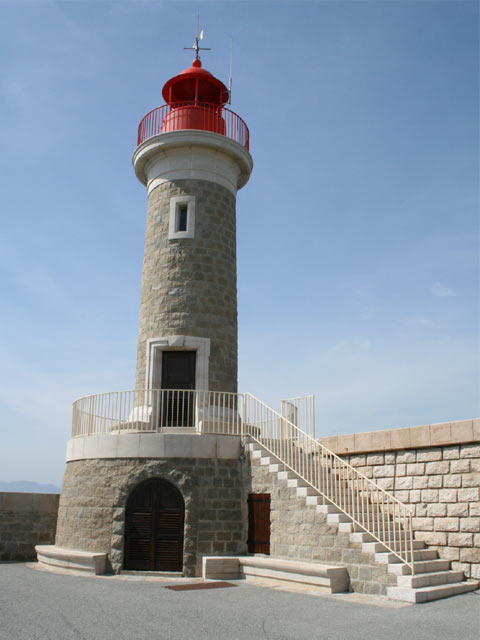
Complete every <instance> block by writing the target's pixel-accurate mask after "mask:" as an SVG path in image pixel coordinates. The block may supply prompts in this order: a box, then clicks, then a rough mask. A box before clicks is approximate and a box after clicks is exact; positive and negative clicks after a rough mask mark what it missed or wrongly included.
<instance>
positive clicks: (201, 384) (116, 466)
mask: <svg viewBox="0 0 480 640" xmlns="http://www.w3.org/2000/svg"><path fill="white" fill-rule="evenodd" d="M198 41H199V39H198V38H197V39H196V41H195V46H194V50H195V59H194V60H193V62H192V65H191V66H190V67H188V68H186V69H184V70H183V71H181V72H180V73H179V74H178V75H176V76H174V77H173V78H170V79H169V80H168V81H167V82H166V83H165V85H164V87H163V90H162V95H163V98H164V100H165V104H164V105H162V106H160V107H157V108H155V109H153V110H152V111H150V112H149V113H147V115H146V116H145V117H144V118H143V119H142V120H141V122H140V125H139V127H138V138H137V146H136V149H135V151H134V154H133V167H134V170H135V174H136V176H137V178H138V179H139V180H140V182H141V183H142V184H143V185H145V187H146V189H147V197H148V207H147V221H146V231H145V251H144V260H143V271H142V287H141V297H140V321H139V333H138V351H137V367H136V385H135V389H134V390H133V391H127V392H112V393H106V394H97V395H92V396H87V397H84V398H80V399H79V400H77V401H76V402H75V403H74V408H73V426H72V438H71V439H70V441H69V442H68V444H67V456H66V458H67V464H66V470H65V475H64V481H63V486H62V493H61V496H60V505H59V511H58V521H57V530H56V538H55V545H50V546H48V545H47V546H45V545H43V546H42V545H40V546H38V547H37V554H38V559H39V562H40V563H41V564H43V565H49V566H52V565H53V566H55V567H57V568H69V569H72V568H73V569H80V570H84V571H94V572H95V573H103V572H106V571H107V572H108V571H114V572H119V571H123V570H133V571H160V572H174V573H177V574H183V575H187V576H188V575H199V574H200V573H201V563H202V557H203V556H205V555H212V554H213V555H215V554H220V555H229V554H239V553H245V552H246V545H247V542H246V538H247V535H246V519H245V509H246V498H245V486H246V483H245V469H244V462H243V461H244V454H243V446H242V440H241V436H242V433H243V431H242V429H243V420H242V415H241V414H242V408H243V404H242V402H243V401H242V400H241V398H240V396H239V395H238V394H237V286H236V207H235V205H236V195H237V191H238V189H240V188H242V187H243V186H244V185H245V184H246V183H247V181H248V179H249V177H250V173H251V171H252V166H253V161H252V158H251V156H250V153H249V132H248V128H247V126H246V124H245V122H244V121H243V120H242V118H240V116H238V115H237V114H235V113H234V112H233V111H231V110H230V109H228V108H227V107H226V103H227V101H228V100H229V91H228V89H227V87H226V86H225V85H224V83H223V82H221V81H220V80H219V79H217V78H216V77H215V76H213V75H212V74H211V73H209V72H208V71H207V70H206V69H204V68H203V67H202V63H201V61H200V57H199V50H200V47H199V46H198ZM132 302H133V301H132Z"/></svg>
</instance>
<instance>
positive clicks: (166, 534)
mask: <svg viewBox="0 0 480 640" xmlns="http://www.w3.org/2000/svg"><path fill="white" fill-rule="evenodd" d="M184 519H185V505H184V502H183V498H182V495H181V494H180V492H179V491H178V489H177V488H176V487H174V486H173V485H172V484H170V483H169V482H167V481H166V480H161V479H159V478H153V479H151V480H146V481H145V482H142V484H140V485H139V486H138V487H136V488H135V489H134V490H133V491H132V493H131V494H130V497H129V499H128V501H127V509H126V523H125V559H124V566H125V569H131V570H136V571H181V570H182V565H183V526H184Z"/></svg>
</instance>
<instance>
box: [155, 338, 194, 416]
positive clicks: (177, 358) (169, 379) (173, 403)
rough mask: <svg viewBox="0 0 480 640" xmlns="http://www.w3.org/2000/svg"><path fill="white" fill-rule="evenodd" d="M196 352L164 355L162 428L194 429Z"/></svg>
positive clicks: (169, 352) (171, 352)
mask: <svg viewBox="0 0 480 640" xmlns="http://www.w3.org/2000/svg"><path fill="white" fill-rule="evenodd" d="M196 356H197V354H196V352H195V351H164V352H163V353H162V389H165V390H166V391H164V392H163V394H162V398H163V400H162V413H161V415H162V424H161V425H160V426H162V427H194V426H195V421H194V408H195V402H194V394H193V393H183V390H193V389H195V366H196Z"/></svg>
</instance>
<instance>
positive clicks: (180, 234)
mask: <svg viewBox="0 0 480 640" xmlns="http://www.w3.org/2000/svg"><path fill="white" fill-rule="evenodd" d="M194 237H195V196H174V197H173V198H170V214H169V223H168V239H169V240H183V239H185V238H190V239H191V238H194Z"/></svg>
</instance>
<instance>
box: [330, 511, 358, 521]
mask: <svg viewBox="0 0 480 640" xmlns="http://www.w3.org/2000/svg"><path fill="white" fill-rule="evenodd" d="M351 521H352V519H351V518H350V516H347V515H345V514H344V513H341V512H340V513H327V522H351Z"/></svg>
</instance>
